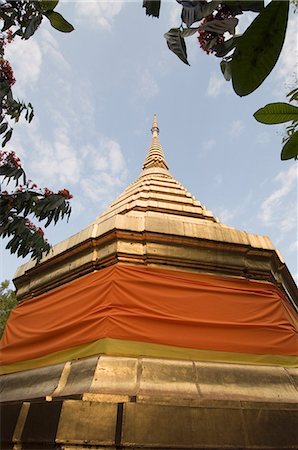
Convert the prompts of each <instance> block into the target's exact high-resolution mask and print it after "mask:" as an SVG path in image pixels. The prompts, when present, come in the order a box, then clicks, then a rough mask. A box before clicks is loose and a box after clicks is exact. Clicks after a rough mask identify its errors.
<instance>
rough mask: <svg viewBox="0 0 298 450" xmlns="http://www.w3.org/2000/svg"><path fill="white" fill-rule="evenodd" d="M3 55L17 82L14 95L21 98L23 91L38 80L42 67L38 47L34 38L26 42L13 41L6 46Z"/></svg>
mask: <svg viewBox="0 0 298 450" xmlns="http://www.w3.org/2000/svg"><path fill="white" fill-rule="evenodd" d="M5 55H6V58H7V59H8V60H9V61H10V63H11V65H12V67H13V71H14V75H15V78H16V81H17V82H16V84H15V86H14V93H15V94H16V95H17V96H23V95H24V90H25V89H26V88H27V87H30V86H31V85H32V84H33V83H36V82H37V81H38V79H39V76H40V72H41V65H42V52H41V49H40V45H39V44H38V43H37V42H36V40H35V38H34V37H33V38H31V39H29V40H27V41H25V40H21V39H15V40H14V41H13V42H12V43H11V44H9V45H7V47H6V50H5Z"/></svg>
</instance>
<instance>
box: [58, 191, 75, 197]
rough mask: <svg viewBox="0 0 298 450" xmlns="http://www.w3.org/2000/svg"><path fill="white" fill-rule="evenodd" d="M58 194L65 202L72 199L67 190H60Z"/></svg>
mask: <svg viewBox="0 0 298 450" xmlns="http://www.w3.org/2000/svg"><path fill="white" fill-rule="evenodd" d="M58 194H59V195H62V197H64V198H65V199H66V200H70V199H71V198H73V195H71V193H70V192H69V190H68V189H61V191H58Z"/></svg>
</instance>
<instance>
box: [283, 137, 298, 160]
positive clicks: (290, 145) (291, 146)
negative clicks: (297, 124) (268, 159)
mask: <svg viewBox="0 0 298 450" xmlns="http://www.w3.org/2000/svg"><path fill="white" fill-rule="evenodd" d="M295 156H296V157H297V156H298V131H295V133H294V134H292V136H291V137H290V139H289V140H288V141H287V142H286V143H285V145H284V146H283V149H282V152H281V155H280V157H281V159H282V160H283V161H284V160H286V159H291V158H295Z"/></svg>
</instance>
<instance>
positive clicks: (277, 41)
mask: <svg viewBox="0 0 298 450" xmlns="http://www.w3.org/2000/svg"><path fill="white" fill-rule="evenodd" d="M288 12H289V1H287V0H285V1H275V0H273V1H272V2H271V3H269V5H268V6H267V7H266V8H264V9H263V10H262V11H261V12H260V14H259V15H258V16H257V17H256V19H255V20H254V21H253V22H252V23H251V25H250V26H249V27H248V28H247V30H246V31H245V33H244V34H243V35H242V37H241V38H240V39H239V40H238V43H237V47H236V50H235V53H234V56H233V61H232V81H233V88H234V91H235V92H236V94H238V95H239V96H240V97H242V96H244V95H248V94H250V93H251V92H253V91H254V90H255V89H257V88H258V87H259V86H260V85H261V84H262V83H263V81H264V80H265V78H266V77H267V76H268V75H269V73H270V72H271V70H272V69H273V67H274V66H275V64H276V61H277V60H278V57H279V54H280V52H281V49H282V46H283V43H284V39H285V33H286V28H287V22H288Z"/></svg>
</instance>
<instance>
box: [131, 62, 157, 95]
mask: <svg viewBox="0 0 298 450" xmlns="http://www.w3.org/2000/svg"><path fill="white" fill-rule="evenodd" d="M138 80H139V81H138V84H137V87H136V92H137V96H138V97H139V96H141V97H143V98H144V99H145V100H150V98H152V97H155V96H156V95H157V94H158V93H159V87H158V84H157V82H156V80H155V78H154V77H153V75H152V73H151V71H150V70H149V69H145V70H142V71H140V74H139V76H138Z"/></svg>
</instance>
